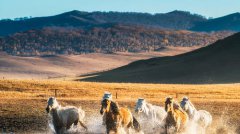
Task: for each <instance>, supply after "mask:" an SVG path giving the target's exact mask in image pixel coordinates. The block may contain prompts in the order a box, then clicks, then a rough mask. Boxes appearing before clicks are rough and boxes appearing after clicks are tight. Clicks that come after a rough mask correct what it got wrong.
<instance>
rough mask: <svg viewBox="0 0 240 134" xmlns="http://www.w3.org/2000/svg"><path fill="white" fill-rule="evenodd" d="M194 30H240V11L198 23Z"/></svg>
mask: <svg viewBox="0 0 240 134" xmlns="http://www.w3.org/2000/svg"><path fill="white" fill-rule="evenodd" d="M191 30H193V31H206V32H211V31H221V30H232V31H240V13H233V14H230V15H227V16H223V17H220V18H216V19H210V20H208V21H205V22H202V23H198V24H196V25H195V26H194V27H193V28H191Z"/></svg>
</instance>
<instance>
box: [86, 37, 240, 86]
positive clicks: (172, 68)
mask: <svg viewBox="0 0 240 134" xmlns="http://www.w3.org/2000/svg"><path fill="white" fill-rule="evenodd" d="M239 57H240V33H237V34H235V35H232V36H230V37H227V38H226V39H223V40H219V41H217V42H216V43H214V44H212V45H209V46H207V47H204V48H200V49H198V50H195V51H192V52H189V53H186V54H182V55H177V56H173V57H162V58H152V59H149V60H141V61H136V62H133V63H131V64H129V65H127V66H123V67H120V68H117V69H114V70H111V71H107V72H103V73H98V74H94V75H97V76H95V77H91V78H86V79H84V80H87V81H104V82H144V83H238V82H240V75H239V74H240V70H239V68H240V60H239Z"/></svg>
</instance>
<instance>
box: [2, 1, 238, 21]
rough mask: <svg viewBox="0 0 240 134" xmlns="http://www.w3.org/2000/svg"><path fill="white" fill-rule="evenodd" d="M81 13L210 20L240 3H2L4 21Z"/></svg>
mask: <svg viewBox="0 0 240 134" xmlns="http://www.w3.org/2000/svg"><path fill="white" fill-rule="evenodd" d="M72 10H79V11H88V12H92V11H119V12H144V13H153V14H154V13H166V12H170V11H174V10H182V11H190V12H191V13H196V14H200V15H203V16H206V17H213V18H216V17H221V16H224V15H227V14H231V13H235V12H240V0H0V19H6V18H10V19H13V18H18V17H30V16H32V17H40V16H51V15H56V14H60V13H63V12H68V11H72Z"/></svg>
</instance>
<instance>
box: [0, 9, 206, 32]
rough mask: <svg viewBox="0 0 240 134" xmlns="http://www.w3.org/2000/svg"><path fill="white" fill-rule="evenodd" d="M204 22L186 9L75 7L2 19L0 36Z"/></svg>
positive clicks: (183, 26) (188, 25)
mask: <svg viewBox="0 0 240 134" xmlns="http://www.w3.org/2000/svg"><path fill="white" fill-rule="evenodd" d="M204 21H206V19H205V18H204V17H202V16H200V15H196V14H191V13H190V12H184V11H173V12H169V13H165V14H164V13H161V14H160V13H159V14H148V13H134V12H123V13H122V12H82V11H77V10H74V11H70V12H66V13H62V14H59V15H55V16H48V17H36V18H27V19H17V20H9V19H5V20H1V21H0V36H6V35H10V34H14V33H17V32H23V31H27V30H31V29H42V28H45V27H65V28H66V27H68V28H69V27H71V28H81V29H91V28H93V27H111V26H112V25H113V24H131V25H141V26H147V27H158V28H159V27H160V28H170V29H190V28H192V27H193V26H194V24H195V23H198V22H204Z"/></svg>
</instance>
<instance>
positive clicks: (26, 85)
mask: <svg viewBox="0 0 240 134" xmlns="http://www.w3.org/2000/svg"><path fill="white" fill-rule="evenodd" d="M55 90H56V92H57V99H58V100H59V102H60V104H61V105H63V106H65V105H75V106H81V107H82V108H83V109H84V110H85V111H86V113H87V118H88V117H90V116H91V115H99V109H100V100H101V97H102V95H103V93H104V92H105V91H109V92H111V93H113V94H114V99H115V100H116V101H117V102H118V103H119V104H120V106H127V107H129V108H130V109H131V110H133V109H134V106H135V102H136V100H137V99H138V98H139V97H143V98H146V99H147V100H148V101H150V102H152V103H154V104H156V105H161V106H163V104H164V103H163V102H164V99H165V98H166V97H167V96H172V97H175V98H176V99H177V100H179V101H180V100H181V98H182V97H183V96H185V95H187V96H189V97H190V99H191V100H192V101H193V103H194V104H195V105H196V107H197V108H198V109H205V110H207V111H209V112H210V113H211V114H212V115H213V117H214V123H213V126H214V127H212V129H217V128H221V129H231V130H233V129H238V130H236V131H237V132H240V131H239V128H237V127H239V125H238V124H240V112H239V110H240V84H218V85H180V84H178V85H175V84H130V83H94V82H77V81H60V80H48V81H47V80H0V121H1V122H0V129H1V130H0V131H2V130H4V131H7V132H10V131H14V132H19V133H20V132H46V131H47V130H48V124H47V114H46V112H45V106H46V101H47V99H48V97H50V96H54V95H55ZM116 93H117V96H118V98H117V99H116V98H115V97H116ZM220 122H221V123H220ZM223 124H224V125H223Z"/></svg>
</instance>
